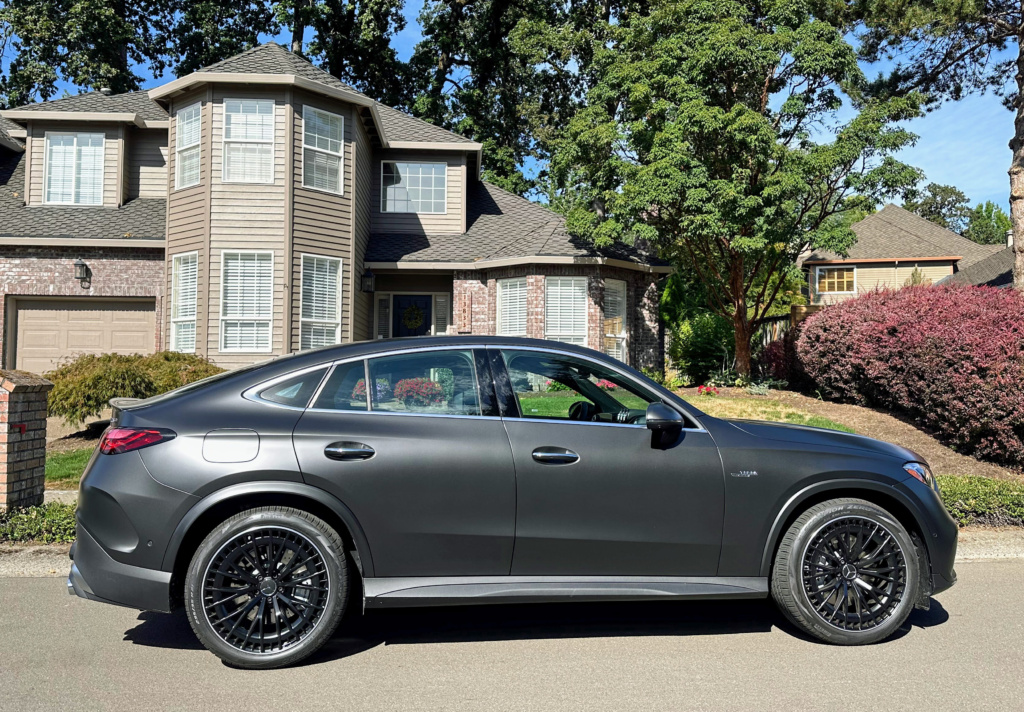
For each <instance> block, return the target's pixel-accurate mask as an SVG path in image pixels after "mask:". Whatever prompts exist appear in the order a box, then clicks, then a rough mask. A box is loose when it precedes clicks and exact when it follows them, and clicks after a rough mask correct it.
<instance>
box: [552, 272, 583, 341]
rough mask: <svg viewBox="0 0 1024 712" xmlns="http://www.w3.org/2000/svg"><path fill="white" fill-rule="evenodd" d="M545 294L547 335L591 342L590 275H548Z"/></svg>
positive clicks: (567, 339) (565, 339) (555, 339)
mask: <svg viewBox="0 0 1024 712" xmlns="http://www.w3.org/2000/svg"><path fill="white" fill-rule="evenodd" d="M544 286H545V289H544V292H545V296H544V338H546V339H549V340H551V341H562V342H564V343H567V344H576V345H577V346H586V345H587V278H586V277H547V278H546V279H545V285H544Z"/></svg>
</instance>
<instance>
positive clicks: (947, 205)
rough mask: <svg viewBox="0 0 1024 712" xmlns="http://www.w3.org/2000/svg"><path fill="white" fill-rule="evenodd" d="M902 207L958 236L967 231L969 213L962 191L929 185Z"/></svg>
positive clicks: (944, 186)
mask: <svg viewBox="0 0 1024 712" xmlns="http://www.w3.org/2000/svg"><path fill="white" fill-rule="evenodd" d="M903 207H904V208H906V209H907V210H909V211H911V212H912V213H917V214H918V215H920V216H921V217H923V218H924V219H925V220H931V221H932V222H933V223H935V224H936V225H941V226H942V227H944V228H946V229H947V230H952V231H953V232H956V233H960V234H962V233H963V232H964V230H966V229H967V219H968V217H969V216H970V212H971V208H970V204H969V202H968V200H967V196H966V195H964V192H963V191H962V190H960V189H959V188H954V187H953V186H951V185H939V184H938V183H929V184H928V185H927V186H925V188H924V190H923V191H921V192H920V193H917V194H915V195H913V197H912V198H911V199H910V200H908V201H907V202H905V203H904V204H903Z"/></svg>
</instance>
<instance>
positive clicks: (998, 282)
mask: <svg viewBox="0 0 1024 712" xmlns="http://www.w3.org/2000/svg"><path fill="white" fill-rule="evenodd" d="M1009 238H1010V239H1009V240H1008V242H1009V244H1008V245H1007V246H1006V247H1004V248H1002V249H1000V250H999V252H996V253H995V254H993V255H990V256H989V257H986V258H985V259H983V260H982V261H981V262H975V263H974V264H973V265H971V266H970V267H967V268H966V269H963V270H961V271H959V272H957V273H956V274H954V275H951V276H949V277H946V278H945V279H944V280H942V282H941V284H971V285H974V286H976V287H996V288H997V289H1008V288H1010V287H1012V286H1013V263H1014V262H1015V261H1016V259H1017V256H1016V253H1015V252H1014V249H1013V233H1012V232H1011V233H1010V236H1009Z"/></svg>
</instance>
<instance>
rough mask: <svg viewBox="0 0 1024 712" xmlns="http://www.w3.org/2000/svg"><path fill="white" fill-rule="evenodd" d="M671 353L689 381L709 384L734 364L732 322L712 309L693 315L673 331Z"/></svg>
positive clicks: (670, 342) (673, 359) (670, 340)
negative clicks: (713, 376)
mask: <svg viewBox="0 0 1024 712" xmlns="http://www.w3.org/2000/svg"><path fill="white" fill-rule="evenodd" d="M668 355H669V357H670V358H671V359H672V361H673V362H674V363H675V365H676V367H677V368H678V369H679V371H680V372H681V373H685V374H686V380H687V381H689V382H690V383H706V382H708V379H709V376H711V374H713V373H720V372H722V371H725V370H728V369H729V368H730V367H731V366H732V360H733V327H732V324H730V323H729V321H728V320H727V319H723V318H722V317H720V316H718V315H717V314H712V313H710V312H702V313H698V314H694V315H693V316H691V317H690V318H688V319H684V320H683V321H681V322H680V323H679V325H678V326H677V327H676V328H675V329H673V330H672V332H671V334H670V336H669V347H668Z"/></svg>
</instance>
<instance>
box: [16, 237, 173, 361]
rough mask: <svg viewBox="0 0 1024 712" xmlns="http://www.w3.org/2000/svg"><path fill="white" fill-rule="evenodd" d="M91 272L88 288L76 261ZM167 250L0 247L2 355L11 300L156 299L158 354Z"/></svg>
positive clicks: (155, 340)
mask: <svg viewBox="0 0 1024 712" xmlns="http://www.w3.org/2000/svg"><path fill="white" fill-rule="evenodd" d="M76 259H81V260H83V261H84V262H85V263H86V264H87V265H88V266H89V269H90V270H91V271H92V278H91V281H90V283H89V285H88V288H87V289H83V287H82V285H81V284H80V283H79V282H78V280H76V279H75V266H74V263H75V260H76ZM165 269H166V267H165V262H164V251H163V249H162V248H157V249H144V248H132V249H123V248H113V247H82V248H74V247H0V295H2V296H3V297H4V305H3V309H0V353H2V354H3V363H4V365H5V366H6V365H8V364H7V349H6V348H4V342H5V336H6V334H7V323H6V320H7V319H8V317H9V312H10V310H11V309H12V304H11V299H9V297H80V298H86V299H87V298H89V297H153V298H155V299H156V333H155V334H153V339H154V345H155V348H156V350H158V351H159V350H160V349H161V348H162V343H163V338H162V334H163V330H162V324H163V319H162V315H163V294H164V273H165Z"/></svg>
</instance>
